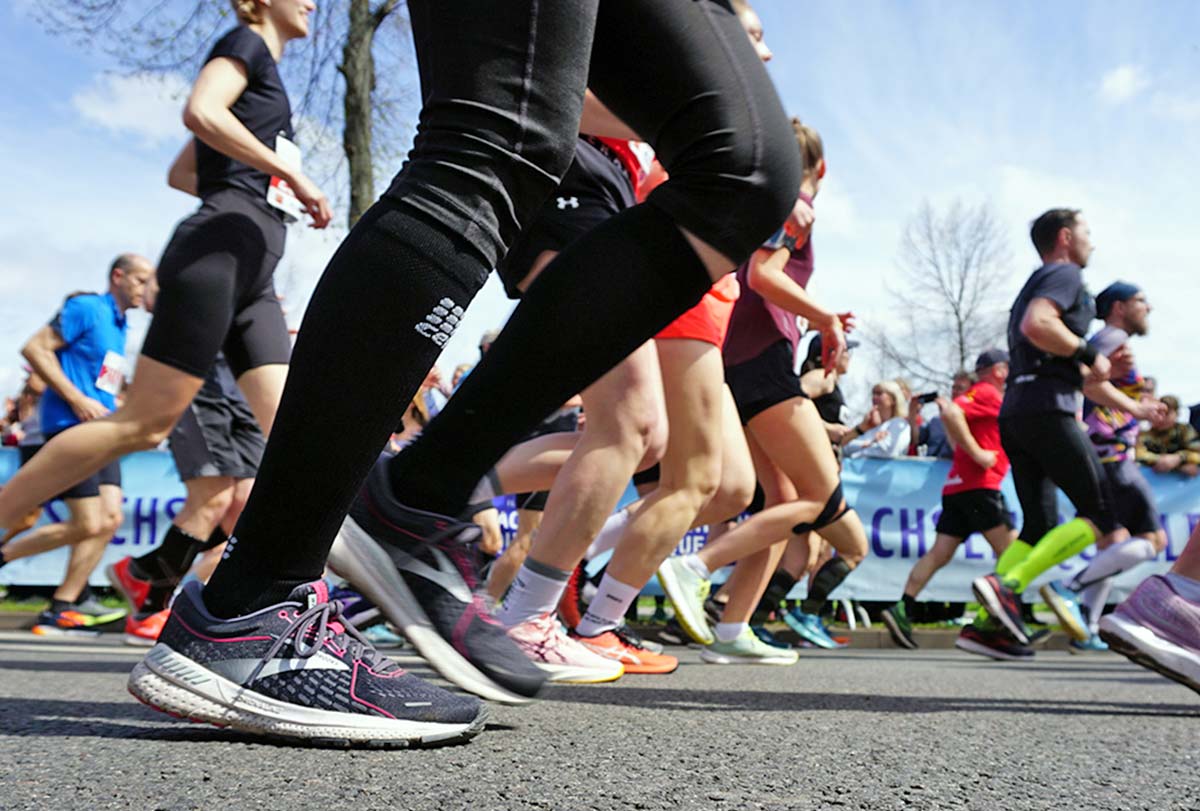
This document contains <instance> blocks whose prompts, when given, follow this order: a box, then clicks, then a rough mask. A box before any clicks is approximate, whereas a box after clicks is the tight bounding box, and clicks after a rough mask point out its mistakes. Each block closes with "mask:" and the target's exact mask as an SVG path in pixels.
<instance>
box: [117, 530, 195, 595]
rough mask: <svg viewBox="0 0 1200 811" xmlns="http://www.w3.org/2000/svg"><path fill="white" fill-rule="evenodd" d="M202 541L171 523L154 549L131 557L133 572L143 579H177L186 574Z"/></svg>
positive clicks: (153, 580) (155, 580)
mask: <svg viewBox="0 0 1200 811" xmlns="http://www.w3.org/2000/svg"><path fill="white" fill-rule="evenodd" d="M203 545H204V541H203V540H201V539H200V538H197V537H196V536H195V535H192V534H191V533H190V532H184V531H183V530H182V529H180V528H179V527H177V526H175V525H174V524H172V525H171V526H170V527H169V528H168V529H167V534H166V535H164V536H163V540H162V543H161V544H159V545H158V546H157V547H156V548H155V549H153V550H151V551H149V552H147V553H146V554H144V555H141V556H140V557H137V558H134V559H133V565H132V566H131V568H132V569H133V573H134V574H135V575H138V576H140V577H142V578H143V579H145V580H150V581H152V582H158V581H160V580H178V579H179V578H181V577H183V576H184V575H185V574H187V570H188V569H190V568H192V563H193V562H194V561H195V560H196V555H197V554H198V553H199V552H200V548H201V547H202V546H203Z"/></svg>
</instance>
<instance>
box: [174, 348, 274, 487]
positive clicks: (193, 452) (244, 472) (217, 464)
mask: <svg viewBox="0 0 1200 811" xmlns="http://www.w3.org/2000/svg"><path fill="white" fill-rule="evenodd" d="M266 444H267V443H266V439H265V438H264V437H263V433H262V430H261V429H260V428H259V427H258V422H257V421H256V420H255V419H254V414H253V412H251V411H250V406H249V405H248V404H247V403H246V400H245V398H244V397H242V393H241V391H240V390H239V389H238V386H237V381H236V380H234V378H233V373H232V372H231V371H230V370H229V364H228V363H226V362H225V359H224V357H223V356H218V357H217V360H216V362H215V363H214V364H213V368H212V371H211V372H210V373H209V375H208V377H207V378H205V380H204V385H203V386H201V388H200V391H199V392H198V393H197V394H196V398H195V399H194V400H192V403H191V405H190V406H188V408H187V410H185V411H184V412H183V415H182V416H181V417H180V418H179V422H177V423H176V424H175V428H174V430H172V431H171V436H170V437H169V438H168V445H169V446H170V448H171V456H172V457H173V458H174V459H175V469H176V470H177V471H178V472H179V478H180V479H182V480H183V481H189V480H191V479H198V478H202V477H205V476H228V477H231V478H234V479H253V478H254V477H255V476H257V475H258V465H259V462H261V461H262V454H263V450H264V449H265V448H266Z"/></svg>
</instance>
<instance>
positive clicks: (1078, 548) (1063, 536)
mask: <svg viewBox="0 0 1200 811" xmlns="http://www.w3.org/2000/svg"><path fill="white" fill-rule="evenodd" d="M1095 542H1096V535H1095V533H1094V532H1092V528H1091V527H1090V526H1088V523H1087V521H1084V520H1083V519H1082V518H1072V519H1071V520H1070V521H1068V522H1066V523H1065V524H1059V525H1058V526H1056V527H1055V528H1054V529H1052V530H1050V531H1049V532H1047V533H1046V534H1045V535H1043V536H1042V539H1041V540H1040V541H1038V542H1037V544H1035V545H1034V547H1033V551H1032V552H1030V553H1029V554H1028V555H1027V556H1026V557H1025V559H1024V560H1022V561H1021V562H1020V563H1018V564H1017V565H1016V566H1014V567H1013V568H1012V569H1011V570H1010V571H1009V572H1007V573H1005V574H1002V575H1000V577H1001V578H1002V579H1003V580H1004V583H1005V585H1008V586H1009V587H1010V588H1012V589H1013V591H1015V592H1017V593H1018V594H1020V593H1021V592H1023V591H1024V590H1025V589H1026V588H1028V587H1029V584H1030V583H1032V582H1033V581H1034V580H1035V579H1036V578H1037V576H1038V575H1040V574H1041V573H1042V572H1045V571H1047V570H1049V569H1050V568H1051V567H1053V566H1057V565H1058V564H1060V563H1062V562H1063V561H1065V560H1070V559H1071V558H1073V557H1075V556H1076V555H1078V554H1079V553H1080V552H1082V551H1083V550H1085V549H1087V548H1088V547H1089V546H1091V545H1092V544H1093V543H1095Z"/></svg>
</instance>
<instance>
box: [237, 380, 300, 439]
mask: <svg viewBox="0 0 1200 811" xmlns="http://www.w3.org/2000/svg"><path fill="white" fill-rule="evenodd" d="M287 372H288V367H287V364H286V363H272V364H268V365H267V366H259V367H257V368H254V369H250V370H249V371H246V372H243V373H242V376H241V377H239V378H238V388H239V389H241V390H242V394H244V395H246V403H247V404H248V405H249V406H250V411H252V412H253V413H254V419H255V420H256V421H257V422H258V427H259V428H260V429H261V430H262V432H263V434H264V435H266V436H270V435H271V428H272V427H273V426H274V425H275V412H276V411H277V410H278V409H279V399H280V398H281V397H283V384H284V383H285V382H287Z"/></svg>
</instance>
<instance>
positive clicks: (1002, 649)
mask: <svg viewBox="0 0 1200 811" xmlns="http://www.w3.org/2000/svg"><path fill="white" fill-rule="evenodd" d="M954 647H956V648H958V649H959V650H964V651H966V652H967V653H974V654H976V655H978V656H986V657H988V658H989V659H998V660H1000V661H1005V662H1029V661H1032V660H1033V650H1032V649H1030V648H1029V647H1027V646H1025V645H1022V644H1021V643H1019V642H1017V641H1016V640H1015V639H1013V637H1012V635H1011V634H1009V633H1008V629H1007V628H1005V627H1004V626H1003V625H1001V624H1000V623H999V622H994V621H990V620H989V621H986V622H984V624H982V625H976V624H971V625H968V626H967V627H965V628H963V629H962V630H961V631H959V632H958V639H956V640H954Z"/></svg>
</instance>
